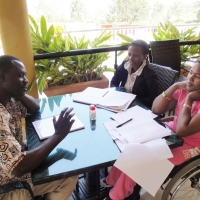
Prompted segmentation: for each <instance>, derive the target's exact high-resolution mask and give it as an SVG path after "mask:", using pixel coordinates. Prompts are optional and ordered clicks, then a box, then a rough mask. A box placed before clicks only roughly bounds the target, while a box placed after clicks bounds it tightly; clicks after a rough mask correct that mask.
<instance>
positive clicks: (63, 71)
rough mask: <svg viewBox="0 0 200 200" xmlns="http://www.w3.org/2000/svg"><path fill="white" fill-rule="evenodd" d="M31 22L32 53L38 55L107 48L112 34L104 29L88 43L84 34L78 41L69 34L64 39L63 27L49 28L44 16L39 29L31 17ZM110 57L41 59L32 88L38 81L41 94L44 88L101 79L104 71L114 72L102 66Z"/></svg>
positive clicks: (101, 54)
mask: <svg viewBox="0 0 200 200" xmlns="http://www.w3.org/2000/svg"><path fill="white" fill-rule="evenodd" d="M30 22H31V36H32V46H33V51H34V53H38V54H39V53H49V52H64V51H70V50H77V49H88V48H99V47H105V46H108V45H106V44H105V42H106V41H108V40H109V39H110V38H111V36H112V34H111V32H108V31H107V30H105V31H103V32H102V33H101V34H100V35H99V36H97V37H96V38H95V39H94V40H87V39H85V36H84V35H83V36H82V37H81V38H80V39H77V38H76V37H72V36H71V35H70V34H67V37H66V38H63V36H62V32H63V29H62V27H56V28H55V27H54V26H53V25H51V26H50V27H49V28H47V25H46V24H47V23H46V20H45V17H44V16H42V17H41V19H40V27H39V26H38V25H37V23H36V21H35V20H34V19H33V17H32V16H30ZM108 58H109V55H108V53H96V54H84V55H78V56H67V57H61V58H57V59H51V60H48V59H45V60H38V61H36V62H35V69H36V79H35V80H34V81H33V82H32V83H31V85H30V89H31V88H32V86H33V85H34V84H35V83H36V82H37V84H38V90H39V92H40V93H42V92H43V90H44V88H45V85H48V87H52V86H60V85H67V84H71V83H78V82H84V81H90V80H97V79H101V77H102V75H103V72H105V71H114V69H113V68H108V67H107V66H105V65H102V63H103V62H104V61H105V60H107V59H108Z"/></svg>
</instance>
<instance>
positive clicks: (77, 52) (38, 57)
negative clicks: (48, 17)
mask: <svg viewBox="0 0 200 200" xmlns="http://www.w3.org/2000/svg"><path fill="white" fill-rule="evenodd" d="M196 44H199V45H200V40H197V41H184V42H180V46H182V45H196ZM127 49H128V46H127V45H126V46H112V47H104V48H94V49H80V50H72V51H66V52H55V53H43V54H36V55H34V60H42V59H52V58H60V57H66V56H77V55H84V54H93V53H103V52H115V62H114V68H116V67H117V66H118V64H117V52H118V51H122V50H127ZM149 59H150V61H152V57H151V49H150V52H149Z"/></svg>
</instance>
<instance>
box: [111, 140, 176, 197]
mask: <svg viewBox="0 0 200 200" xmlns="http://www.w3.org/2000/svg"><path fill="white" fill-rule="evenodd" d="M160 150H161V151H160ZM137 152H140V153H137ZM171 156H172V154H171V153H170V149H169V147H168V145H167V144H166V143H165V141H164V140H163V139H158V140H154V141H151V142H148V143H147V144H145V143H143V144H138V143H130V144H127V145H126V147H125V149H124V150H123V152H122V153H121V155H120V156H119V158H118V159H117V161H116V162H115V164H114V166H115V167H117V168H118V169H120V170H121V171H123V172H124V173H125V174H127V175H128V176H129V177H130V178H131V179H133V180H134V181H135V182H137V183H138V184H139V185H141V186H142V188H144V189H145V190H146V191H147V192H149V193H150V194H151V195H152V196H155V194H156V192H157V191H158V189H159V188H160V186H161V185H162V183H163V182H164V180H165V179H166V177H167V176H168V174H169V173H170V171H171V170H172V169H173V167H174V165H173V164H172V163H171V162H170V161H168V160H167V158H170V157H171ZM152 182H153V184H152Z"/></svg>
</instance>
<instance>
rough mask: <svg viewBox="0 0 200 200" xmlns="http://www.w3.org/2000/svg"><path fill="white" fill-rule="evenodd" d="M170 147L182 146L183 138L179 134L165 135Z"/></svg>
mask: <svg viewBox="0 0 200 200" xmlns="http://www.w3.org/2000/svg"><path fill="white" fill-rule="evenodd" d="M163 139H165V141H166V143H167V145H168V146H169V148H170V149H173V148H176V147H180V146H182V145H183V139H182V138H181V137H179V136H178V135H168V136H165V137H163Z"/></svg>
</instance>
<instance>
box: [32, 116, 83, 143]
mask: <svg viewBox="0 0 200 200" xmlns="http://www.w3.org/2000/svg"><path fill="white" fill-rule="evenodd" d="M56 118H58V116H56ZM72 119H74V120H75V122H74V123H73V125H72V127H71V129H70V132H72V131H75V130H79V129H82V128H84V127H85V126H84V124H83V123H82V122H81V121H80V120H79V119H78V118H77V117H76V116H75V115H74V116H73V117H72ZM32 123H33V126H34V127H35V130H36V132H37V134H38V136H39V138H40V139H41V140H42V139H46V138H48V137H50V136H52V135H53V134H54V133H55V129H54V125H53V117H49V118H45V119H41V120H37V121H34V122H32Z"/></svg>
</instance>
